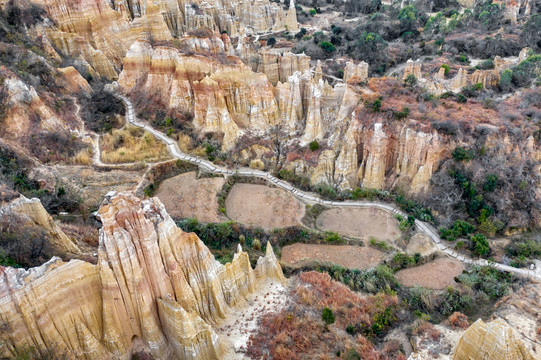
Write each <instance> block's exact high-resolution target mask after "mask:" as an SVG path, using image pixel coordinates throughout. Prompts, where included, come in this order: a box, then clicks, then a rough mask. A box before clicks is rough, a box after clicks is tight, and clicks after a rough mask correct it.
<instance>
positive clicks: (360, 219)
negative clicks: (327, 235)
mask: <svg viewBox="0 0 541 360" xmlns="http://www.w3.org/2000/svg"><path fill="white" fill-rule="evenodd" d="M316 226H317V228H318V229H320V230H324V231H334V232H337V233H339V234H340V235H344V236H349V237H353V238H358V239H363V240H368V239H369V238H371V237H374V238H376V239H378V240H384V241H387V242H390V243H394V242H395V241H396V240H397V239H398V238H400V236H401V233H400V229H399V228H398V221H397V220H396V219H395V218H394V217H393V215H392V214H390V213H389V212H387V211H385V210H381V209H376V208H360V209H359V208H353V209H352V208H333V209H330V210H326V211H324V212H323V213H321V215H319V216H318V218H317V220H316Z"/></svg>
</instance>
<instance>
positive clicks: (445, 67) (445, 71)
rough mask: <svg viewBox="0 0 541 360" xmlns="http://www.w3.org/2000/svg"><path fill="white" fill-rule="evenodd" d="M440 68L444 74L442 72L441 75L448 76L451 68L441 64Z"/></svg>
mask: <svg viewBox="0 0 541 360" xmlns="http://www.w3.org/2000/svg"><path fill="white" fill-rule="evenodd" d="M441 67H442V68H444V69H445V70H444V72H443V74H444V75H445V76H447V75H449V71H450V70H451V68H450V67H449V65H447V64H443V65H442V66H441Z"/></svg>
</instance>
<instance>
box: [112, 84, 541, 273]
mask: <svg viewBox="0 0 541 360" xmlns="http://www.w3.org/2000/svg"><path fill="white" fill-rule="evenodd" d="M114 96H116V97H118V98H120V99H121V100H122V101H123V102H124V104H125V105H126V108H127V110H128V111H127V113H126V119H127V121H128V122H129V123H130V124H132V125H134V126H138V127H140V128H143V129H145V130H146V131H148V132H150V133H152V134H153V135H154V136H155V137H157V138H158V139H160V140H161V141H163V142H165V143H166V144H167V147H168V149H169V151H170V152H171V155H173V157H175V158H177V159H180V160H183V161H187V162H190V163H192V164H194V165H197V166H198V167H199V168H201V169H203V170H205V171H208V172H211V173H214V174H222V175H230V176H232V175H236V176H245V177H257V178H261V179H266V180H267V181H268V182H270V183H272V184H274V185H275V186H276V187H278V188H281V189H284V190H286V191H289V192H290V193H292V194H293V196H295V197H296V198H297V199H299V200H301V201H304V202H306V203H309V204H321V205H325V206H331V207H358V208H361V207H375V208H379V209H383V210H386V211H389V212H391V213H393V214H396V215H401V216H404V217H407V214H405V213H404V212H402V211H401V210H399V209H397V208H396V207H395V206H393V205H391V204H386V203H381V202H368V201H329V200H324V199H321V198H320V197H319V196H315V195H313V194H311V193H308V192H305V191H302V190H299V189H297V188H295V187H294V186H292V185H291V184H289V183H288V182H286V181H284V180H281V179H278V178H277V177H275V176H273V175H271V174H269V173H268V172H266V171H261V170H252V169H247V168H239V169H235V170H232V169H228V168H224V167H221V166H217V165H215V164H213V163H212V162H210V161H208V160H205V159H201V158H199V157H196V156H193V155H188V154H185V153H183V152H182V151H181V150H180V148H179V147H178V145H177V143H176V142H175V141H174V140H172V139H171V138H169V137H168V136H166V135H165V134H163V133H161V132H160V131H157V130H156V129H154V128H152V127H151V126H149V125H146V124H143V123H140V122H138V121H137V118H136V117H135V111H134V108H133V105H132V103H131V101H130V100H129V99H128V98H126V97H125V96H123V95H119V94H114ZM415 226H416V227H417V229H418V230H420V231H421V232H423V233H425V234H426V235H428V236H429V237H430V239H431V240H432V241H433V242H434V243H435V244H436V246H437V247H438V249H439V250H440V251H442V252H443V253H445V254H446V255H447V256H449V257H452V258H455V259H457V260H459V261H461V262H463V263H465V264H470V265H479V266H492V267H494V268H496V269H498V270H500V271H506V272H511V273H514V274H516V275H520V276H526V277H530V278H533V279H536V280H541V275H540V274H538V273H536V272H535V270H526V269H518V268H514V267H511V266H508V265H504V264H500V263H496V262H492V261H488V260H486V259H471V258H468V257H466V256H464V255H461V254H458V253H457V252H455V251H453V250H451V249H450V248H448V247H447V246H446V245H445V244H444V243H443V242H442V240H441V238H440V237H439V235H438V233H437V231H436V229H434V228H433V227H432V226H431V225H430V224H428V223H426V222H423V221H420V220H417V219H416V220H415Z"/></svg>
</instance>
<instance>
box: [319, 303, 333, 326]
mask: <svg viewBox="0 0 541 360" xmlns="http://www.w3.org/2000/svg"><path fill="white" fill-rule="evenodd" d="M321 319H322V320H323V321H324V322H325V326H329V325H330V324H333V323H334V314H333V313H332V310H331V309H329V308H328V307H325V308H323V312H322V314H321Z"/></svg>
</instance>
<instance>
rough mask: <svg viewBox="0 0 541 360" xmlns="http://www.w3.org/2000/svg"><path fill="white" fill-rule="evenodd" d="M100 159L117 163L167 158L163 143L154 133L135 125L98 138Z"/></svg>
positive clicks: (167, 154)
mask: <svg viewBox="0 0 541 360" xmlns="http://www.w3.org/2000/svg"><path fill="white" fill-rule="evenodd" d="M100 147H101V160H102V161H103V162H104V163H110V164H119V163H129V162H135V161H148V162H154V161H160V160H166V159H169V158H170V156H169V153H168V151H167V147H166V146H165V144H164V143H163V142H161V141H159V140H157V139H156V138H155V137H154V135H152V134H151V133H149V132H146V131H144V130H143V129H140V128H137V127H135V126H127V127H126V128H125V129H121V130H114V131H113V132H112V133H111V134H105V135H103V136H102V137H101V139H100Z"/></svg>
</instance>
